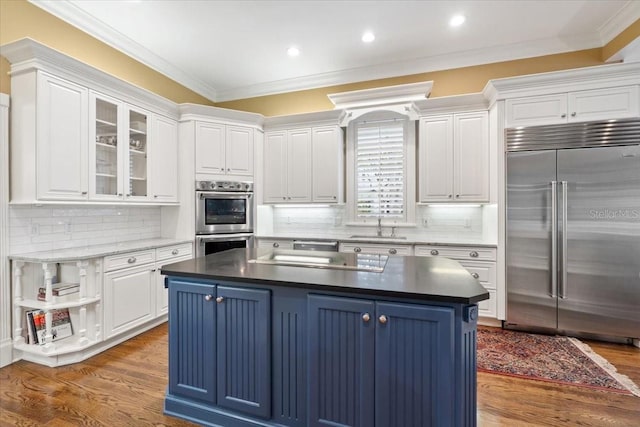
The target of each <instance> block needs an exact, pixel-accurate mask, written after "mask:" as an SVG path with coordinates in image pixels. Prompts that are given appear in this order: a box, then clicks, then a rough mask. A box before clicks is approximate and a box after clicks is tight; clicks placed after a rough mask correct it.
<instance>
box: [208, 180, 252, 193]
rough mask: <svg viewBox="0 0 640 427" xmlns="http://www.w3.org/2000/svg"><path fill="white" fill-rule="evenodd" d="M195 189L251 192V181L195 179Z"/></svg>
mask: <svg viewBox="0 0 640 427" xmlns="http://www.w3.org/2000/svg"><path fill="white" fill-rule="evenodd" d="M196 191H229V192H245V193H246V192H252V191H253V182H241V181H196Z"/></svg>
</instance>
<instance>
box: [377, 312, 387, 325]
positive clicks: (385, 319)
mask: <svg viewBox="0 0 640 427" xmlns="http://www.w3.org/2000/svg"><path fill="white" fill-rule="evenodd" d="M378 321H379V322H380V323H382V324H383V325H384V324H385V323H387V322H388V321H389V319H387V316H385V315H384V314H383V315H382V316H380V317H378Z"/></svg>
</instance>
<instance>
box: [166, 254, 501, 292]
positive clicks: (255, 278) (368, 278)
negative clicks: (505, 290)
mask: <svg viewBox="0 0 640 427" xmlns="http://www.w3.org/2000/svg"><path fill="white" fill-rule="evenodd" d="M271 251H272V250H271V249H232V250H229V251H225V252H220V253H217V254H211V255H207V256H206V257H201V258H194V259H191V260H188V261H182V262H177V263H173V264H168V265H165V266H163V267H162V274H166V275H169V276H182V277H194V278H200V279H213V280H238V281H244V282H251V283H261V284H265V285H278V286H294V287H299V288H305V289H313V290H318V291H322V290H324V291H338V292H340V291H342V292H354V293H361V294H368V295H377V296H390V297H400V298H407V297H409V298H412V299H416V300H421V301H439V302H449V303H463V304H472V303H477V302H479V301H483V300H486V299H489V293H488V292H487V290H486V289H485V288H484V287H482V285H480V283H479V282H478V281H477V280H476V279H474V278H473V277H472V276H471V275H470V274H469V272H468V271H467V270H465V269H464V268H463V267H462V266H461V265H460V264H458V262H457V261H454V260H451V259H447V258H440V257H414V256H390V257H389V259H388V261H387V264H386V267H385V269H384V272H382V273H377V272H368V271H353V270H338V269H329V268H306V267H300V266H283V265H265V264H256V263H251V262H249V260H250V259H255V258H256V257H258V256H261V255H265V254H268V253H269V252H271Z"/></svg>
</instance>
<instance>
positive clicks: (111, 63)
mask: <svg viewBox="0 0 640 427" xmlns="http://www.w3.org/2000/svg"><path fill="white" fill-rule="evenodd" d="M24 37H30V38H32V39H35V40H37V41H39V42H41V43H43V44H45V45H48V46H50V47H52V48H54V49H57V50H59V51H61V52H63V53H65V54H67V55H69V56H71V57H74V58H76V59H78V60H80V61H83V62H85V63H87V64H89V65H92V66H94V67H96V68H98V69H100V70H103V71H105V72H107V73H109V74H112V75H114V76H116V77H119V78H121V79H123V80H126V81H128V82H131V83H133V84H135V85H138V86H140V87H143V88H145V89H147V90H150V91H151V92H154V93H157V94H159V95H161V96H164V97H166V98H168V99H170V100H172V101H174V102H177V103H182V102H192V103H196V104H205V105H214V104H213V103H212V102H211V101H209V100H208V99H206V98H204V97H203V96H200V95H198V94H197V93H195V92H193V91H191V90H189V89H187V88H185V87H184V86H182V85H180V84H178V83H176V82H174V81H173V80H171V79H169V78H167V77H165V76H163V75H162V74H160V73H158V72H156V71H154V70H152V69H151V68H149V67H147V66H145V65H143V64H141V63H139V62H137V61H135V60H134V59H132V58H130V57H129V56H127V55H125V54H123V53H122V52H120V51H118V50H116V49H113V48H112V47H110V46H108V45H106V44H104V43H102V42H100V41H99V40H97V39H95V38H93V37H91V36H89V35H88V34H86V33H84V32H82V31H80V30H78V29H77V28H75V27H73V26H71V25H69V24H67V23H66V22H64V21H62V20H60V19H58V18H56V17H55V16H53V15H51V14H49V13H47V12H45V11H44V10H42V9H40V8H38V7H37V6H34V5H32V4H30V3H28V2H27V1H26V0H0V45H1V44H5V43H8V42H11V41H14V40H18V39H21V38H24ZM637 37H640V20H638V21H636V22H635V23H634V24H632V25H631V26H630V27H629V28H627V29H626V30H625V31H623V32H622V33H620V35H618V36H617V37H615V38H614V39H613V40H612V41H611V42H610V43H608V44H607V45H606V46H604V47H602V48H595V49H588V50H582V51H577V52H569V53H562V54H556V55H547V56H542V57H537V58H527V59H521V60H514V61H505V62H498V63H493V64H485V65H477V66H471V67H464V68H457V69H451V70H444V71H435V72H429V73H421V74H413V75H407V76H402V77H394V78H386V79H379V80H370V81H365V82H358V83H351V84H344V85H337V86H330V87H324V88H319V89H311V90H303V91H297V92H289V93H283V94H276V95H268V96H261V97H255V98H247V99H241V100H235V101H228V102H222V103H217V104H215V105H216V106H219V107H224V108H231V109H236V110H243V111H251V112H256V113H261V114H264V115H265V116H279V115H285V114H295V113H303V112H311V111H324V110H330V109H332V108H333V105H332V104H331V102H330V101H329V99H328V98H327V94H330V93H337V92H344V91H350V90H359V89H369V88H373V87H380V86H390V85H397V84H404V83H413V82H419V81H428V80H433V82H434V85H433V90H432V92H431V97H432V98H435V97H441V96H449V95H458V94H463V93H473V92H479V91H481V90H482V89H483V88H484V86H485V85H486V83H487V81H489V80H491V79H497V78H503V77H512V76H518V75H524V74H535V73H543V72H549V71H556V70H565V69H571V68H580V67H588V66H593V65H600V64H603V63H604V62H605V60H607V59H608V58H610V57H611V56H612V55H614V54H615V53H616V52H618V51H619V50H620V49H622V48H623V47H624V46H626V45H627V44H629V43H630V42H631V41H633V40H634V39H635V38H637ZM8 71H9V63H8V61H6V59H5V58H2V57H0V92H4V93H9V89H10V80H9V76H8V75H7V72H8Z"/></svg>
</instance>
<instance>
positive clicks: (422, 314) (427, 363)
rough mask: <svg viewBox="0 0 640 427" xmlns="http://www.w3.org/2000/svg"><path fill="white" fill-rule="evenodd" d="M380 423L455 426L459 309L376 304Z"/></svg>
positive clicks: (406, 426)
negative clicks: (457, 312) (455, 313)
mask: <svg viewBox="0 0 640 427" xmlns="http://www.w3.org/2000/svg"><path fill="white" fill-rule="evenodd" d="M376 316H377V318H376V362H375V383H376V392H375V393H376V396H375V408H376V409H375V419H376V426H385V427H386V426H388V427H394V426H397V427H423V426H436V425H437V426H447V425H454V423H455V419H454V415H455V414H454V411H453V407H454V400H455V399H454V395H453V392H454V387H453V386H454V383H455V372H454V369H453V366H454V365H453V363H454V335H453V334H454V309H453V308H448V307H436V306H420V305H412V304H394V303H377V304H376Z"/></svg>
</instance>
